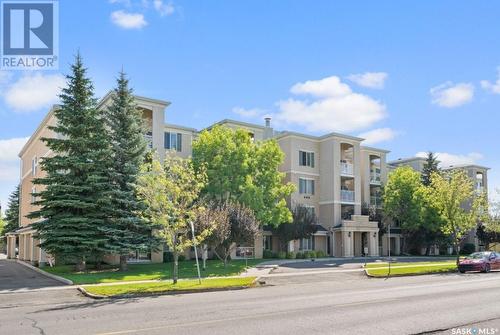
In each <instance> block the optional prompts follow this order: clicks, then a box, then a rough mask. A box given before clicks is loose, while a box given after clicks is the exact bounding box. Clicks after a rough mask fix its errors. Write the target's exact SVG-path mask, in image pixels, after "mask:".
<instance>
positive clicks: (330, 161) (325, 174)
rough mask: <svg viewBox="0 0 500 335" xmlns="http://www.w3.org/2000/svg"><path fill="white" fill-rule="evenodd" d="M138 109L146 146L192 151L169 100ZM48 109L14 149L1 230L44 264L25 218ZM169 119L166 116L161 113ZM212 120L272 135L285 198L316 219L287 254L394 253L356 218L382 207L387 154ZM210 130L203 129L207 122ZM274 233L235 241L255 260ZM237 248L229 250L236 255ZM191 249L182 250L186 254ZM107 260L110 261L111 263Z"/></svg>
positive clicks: (329, 137) (43, 152) (43, 153)
mask: <svg viewBox="0 0 500 335" xmlns="http://www.w3.org/2000/svg"><path fill="white" fill-rule="evenodd" d="M110 97H111V96H110V94H108V95H106V96H105V97H104V98H103V99H102V100H101V101H100V103H99V108H104V107H105V106H106V105H107V104H109V103H110ZM135 99H136V103H137V106H138V108H140V109H141V110H142V111H143V115H144V118H145V120H146V124H147V126H148V130H147V132H146V134H145V136H146V138H147V139H148V141H149V146H150V148H152V149H154V150H156V151H157V152H158V154H159V156H160V158H161V159H163V158H164V157H165V153H166V151H167V150H170V151H175V152H177V154H178V155H180V156H181V157H189V156H190V155H191V147H192V141H193V139H194V138H195V137H196V136H197V134H198V131H197V130H196V129H193V128H189V127H184V126H178V125H173V124H169V123H165V110H166V108H167V107H168V106H169V104H170V103H169V102H166V101H161V100H156V99H150V98H145V97H140V96H136V97H135ZM55 108H57V106H54V108H53V109H52V110H50V111H49V113H48V114H47V116H46V117H45V118H44V120H43V121H42V123H41V124H40V126H39V127H38V128H37V129H36V131H35V132H34V134H33V135H32V136H31V138H30V139H29V141H28V142H27V143H26V145H25V146H24V148H23V149H22V150H21V152H20V153H19V157H20V159H21V171H20V184H21V195H20V198H21V200H20V222H21V226H20V228H19V229H18V230H17V231H16V232H14V233H10V234H9V235H8V257H10V258H15V257H16V250H15V249H16V246H17V247H18V249H19V252H18V256H17V257H18V258H19V259H21V260H26V261H31V262H34V263H37V262H39V263H43V262H46V261H47V260H48V259H47V258H48V256H47V255H46V254H45V253H44V251H43V250H41V249H40V248H39V246H38V243H39V242H38V241H37V240H36V238H35V236H36V232H35V231H34V230H33V229H32V227H31V224H32V223H33V222H32V221H31V220H30V219H28V218H26V215H27V214H28V213H30V212H31V211H33V210H34V209H35V208H34V206H33V205H32V202H33V201H34V199H33V198H32V195H31V193H32V192H35V191H39V190H36V189H35V186H34V185H33V184H32V180H33V178H35V177H41V176H43V173H44V172H43V171H41V169H40V168H39V163H40V160H42V159H43V158H44V157H47V156H50V155H51V154H52V153H51V152H50V151H49V150H48V148H47V147H46V146H45V144H44V143H43V142H42V141H41V140H40V139H41V138H42V137H50V136H57V134H54V133H52V132H51V131H50V130H49V129H48V126H49V125H51V124H55V122H56V120H55V117H54V110H55ZM167 120H168V117H167ZM217 124H220V125H224V126H227V127H231V128H233V129H236V128H243V129H246V130H248V132H249V133H250V134H251V135H252V136H253V138H254V140H255V141H260V140H266V139H270V138H274V139H275V140H276V141H277V142H278V144H279V145H280V147H281V149H282V150H283V152H284V153H285V161H284V163H283V164H282V166H281V167H280V170H281V171H282V172H283V173H284V175H285V178H284V179H285V180H284V181H286V182H292V183H293V184H295V185H296V186H297V190H296V192H294V193H293V194H292V195H291V197H290V199H287V200H288V202H289V204H290V205H292V206H293V205H294V204H304V205H306V206H309V207H310V208H311V210H312V211H314V212H315V213H316V215H317V217H318V218H319V222H318V231H317V232H316V233H315V234H314V236H312V237H311V238H309V239H304V240H301V241H292V242H290V243H289V245H288V251H305V250H322V251H324V252H325V254H327V255H331V256H336V257H352V256H362V255H367V256H378V255H380V254H387V248H388V245H389V243H390V245H391V246H392V250H393V252H394V251H395V253H396V254H397V253H398V252H399V236H396V235H393V236H392V239H391V241H389V240H388V236H387V235H384V236H380V235H379V227H378V224H377V222H371V221H369V217H368V216H366V215H361V212H362V206H363V205H364V204H366V205H368V206H380V205H381V198H380V193H381V186H382V184H383V183H384V182H385V181H386V180H387V171H388V168H389V166H388V164H387V163H386V155H387V154H388V151H386V150H382V149H377V148H371V147H366V146H363V145H362V143H363V139H362V138H358V137H353V136H348V135H343V134H338V133H329V134H325V135H322V136H312V135H308V134H302V133H296V132H290V131H275V130H274V129H273V128H272V127H271V120H270V119H269V118H267V119H266V120H265V122H264V123H263V124H262V125H257V124H250V123H245V122H240V121H234V120H222V121H220V122H218V123H217ZM209 128H210V127H209ZM278 242H279V241H278V240H277V237H275V236H273V235H272V233H271V232H270V231H265V230H264V231H262V234H261V236H259V237H258V238H257V239H256V241H255V243H254V245H252V246H241V247H248V248H250V249H251V250H252V251H251V252H252V253H253V255H254V257H257V258H260V257H262V254H263V250H264V249H269V250H274V251H277V248H278V245H279V243H278ZM240 254H245V253H240V252H239V251H238V250H237V251H236V252H235V253H234V254H233V255H232V256H233V257H234V258H236V257H238V256H239V255H240ZM190 255H191V252H190V251H189V250H187V251H186V256H187V257H189V256H190ZM113 259H114V258H113V257H110V258H109V260H110V261H113ZM131 259H150V260H151V261H153V262H161V261H162V260H163V252H162V251H161V250H160V251H157V252H151V253H148V254H139V253H136V254H135V255H131Z"/></svg>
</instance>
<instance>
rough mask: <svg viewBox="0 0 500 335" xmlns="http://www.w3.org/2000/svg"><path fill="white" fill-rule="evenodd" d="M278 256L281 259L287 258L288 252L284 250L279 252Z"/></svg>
mask: <svg viewBox="0 0 500 335" xmlns="http://www.w3.org/2000/svg"><path fill="white" fill-rule="evenodd" d="M278 258H279V259H285V258H286V252H284V251H280V252H278Z"/></svg>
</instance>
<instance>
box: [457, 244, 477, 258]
mask: <svg viewBox="0 0 500 335" xmlns="http://www.w3.org/2000/svg"><path fill="white" fill-rule="evenodd" d="M474 251H476V246H475V245H474V243H465V244H464V246H463V247H462V249H461V250H460V254H462V255H468V254H472V253H473V252H474Z"/></svg>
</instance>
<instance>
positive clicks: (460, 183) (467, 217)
mask: <svg viewBox="0 0 500 335" xmlns="http://www.w3.org/2000/svg"><path fill="white" fill-rule="evenodd" d="M430 190H431V197H432V201H433V206H435V208H436V209H437V211H438V212H439V214H440V216H441V219H442V220H443V225H442V226H441V230H442V232H443V233H444V234H445V235H447V236H449V237H450V239H451V240H452V242H453V245H454V247H455V251H456V257H457V265H458V262H459V259H460V257H459V254H460V243H461V242H462V241H463V239H464V237H465V236H466V234H467V233H469V232H470V231H471V230H472V229H473V228H474V227H476V225H477V223H478V222H481V221H483V220H487V216H488V209H487V207H488V206H487V203H486V199H485V197H484V196H483V195H480V196H476V195H475V192H474V184H473V181H472V180H471V179H470V178H469V177H468V176H467V174H466V173H465V172H464V171H462V170H457V171H454V172H451V173H450V174H449V175H445V176H443V175H441V174H438V173H434V174H433V175H432V176H431V188H430ZM471 202H472V205H471V206H470V208H468V207H469V206H468V204H469V203H471Z"/></svg>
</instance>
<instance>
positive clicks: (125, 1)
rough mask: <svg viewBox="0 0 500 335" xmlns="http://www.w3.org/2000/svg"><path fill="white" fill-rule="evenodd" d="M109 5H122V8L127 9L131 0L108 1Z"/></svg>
mask: <svg viewBox="0 0 500 335" xmlns="http://www.w3.org/2000/svg"><path fill="white" fill-rule="evenodd" d="M109 3H111V4H121V5H124V6H127V7H128V6H131V5H132V2H131V0H109Z"/></svg>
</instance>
